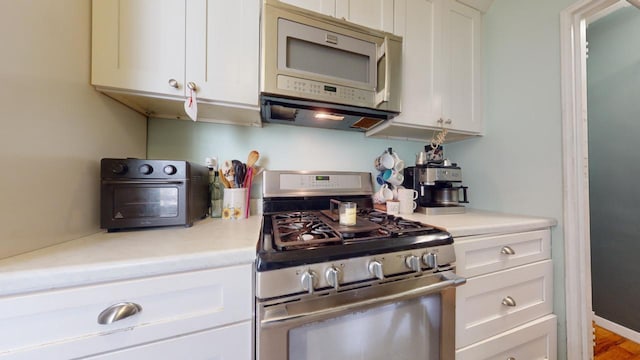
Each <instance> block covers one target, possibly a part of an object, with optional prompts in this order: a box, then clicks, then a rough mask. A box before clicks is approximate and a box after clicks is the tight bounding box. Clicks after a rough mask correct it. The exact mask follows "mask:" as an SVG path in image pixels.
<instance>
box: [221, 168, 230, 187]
mask: <svg viewBox="0 0 640 360" xmlns="http://www.w3.org/2000/svg"><path fill="white" fill-rule="evenodd" d="M218 176H220V182H221V183H222V185H224V187H226V188H227V189H229V188H231V184H229V182H228V181H227V178H226V177H224V172H223V171H222V169H218Z"/></svg>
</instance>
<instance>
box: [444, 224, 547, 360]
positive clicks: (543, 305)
mask: <svg viewBox="0 0 640 360" xmlns="http://www.w3.org/2000/svg"><path fill="white" fill-rule="evenodd" d="M550 244H551V238H550V231H549V229H544V230H539V231H530V232H523V233H513V234H503V235H494V236H469V237H461V238H456V239H455V243H454V246H455V251H456V272H457V274H458V275H460V276H464V277H466V278H467V283H466V284H465V285H463V286H460V287H459V288H458V289H457V290H456V359H458V360H463V359H474V360H481V359H527V360H529V359H550V360H552V359H555V358H556V317H555V315H553V314H552V312H553V264H552V262H551V260H550V256H551V252H550Z"/></svg>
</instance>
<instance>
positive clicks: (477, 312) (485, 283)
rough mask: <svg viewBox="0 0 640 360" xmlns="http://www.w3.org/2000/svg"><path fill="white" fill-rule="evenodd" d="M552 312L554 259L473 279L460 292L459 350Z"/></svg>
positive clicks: (458, 300)
mask: <svg viewBox="0 0 640 360" xmlns="http://www.w3.org/2000/svg"><path fill="white" fill-rule="evenodd" d="M552 310H553V266H552V264H551V260H545V261H540V262H536V263H533V264H528V265H523V266H519V267H516V268H512V269H508V270H503V271H499V272H496V273H491V274H488V275H482V276H476V277H473V278H470V279H468V280H467V283H466V284H465V285H463V286H460V287H459V288H457V289H456V347H463V346H468V345H470V344H473V343H475V342H477V341H480V340H482V339H485V338H487V337H488V336H493V335H497V334H499V333H501V332H503V331H506V330H509V329H511V328H514V327H516V326H519V325H522V324H524V323H526V322H528V321H531V320H532V319H536V318H539V317H542V316H544V315H547V314H550V313H551V312H552Z"/></svg>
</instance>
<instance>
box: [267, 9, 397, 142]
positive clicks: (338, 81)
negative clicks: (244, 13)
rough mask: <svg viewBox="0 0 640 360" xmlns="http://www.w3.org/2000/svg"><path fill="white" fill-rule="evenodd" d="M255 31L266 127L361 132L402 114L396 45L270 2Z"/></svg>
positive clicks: (390, 38)
mask: <svg viewBox="0 0 640 360" xmlns="http://www.w3.org/2000/svg"><path fill="white" fill-rule="evenodd" d="M261 30H262V31H261V82H260V83H261V89H260V90H261V102H262V117H263V120H264V121H267V122H277V123H288V124H292V125H303V126H314V127H325V128H337V129H344V130H360V131H365V130H369V129H371V128H373V127H375V126H376V125H378V124H380V123H381V122H383V121H384V120H387V119H389V118H391V117H393V116H395V115H397V114H398V113H399V112H400V100H401V94H400V89H401V83H400V81H401V75H402V74H401V64H402V59H401V57H402V38H401V37H399V36H396V35H393V34H390V33H386V32H383V31H378V30H374V29H369V28H366V27H362V26H359V25H355V24H351V23H349V22H347V21H344V20H340V19H336V18H332V17H329V16H325V15H321V14H317V13H313V12H310V11H306V10H303V9H300V8H297V7H294V6H291V5H287V4H284V3H281V2H280V1H276V0H265V1H264V4H263V9H262V29H261Z"/></svg>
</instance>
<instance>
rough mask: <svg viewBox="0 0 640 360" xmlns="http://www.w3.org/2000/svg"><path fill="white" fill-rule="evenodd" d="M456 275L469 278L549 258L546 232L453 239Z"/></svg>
mask: <svg viewBox="0 0 640 360" xmlns="http://www.w3.org/2000/svg"><path fill="white" fill-rule="evenodd" d="M454 247H455V251H456V273H457V274H459V275H460V276H465V277H472V276H478V275H483V274H488V273H490V272H494V271H499V270H504V269H509V268H512V267H516V266H520V265H524V264H529V263H532V262H536V261H540V260H546V259H549V258H550V257H551V235H550V231H549V230H548V229H547V230H540V231H530V232H524V233H518V234H507V235H499V236H490V237H473V238H469V239H465V238H461V239H456V241H455V243H454Z"/></svg>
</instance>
